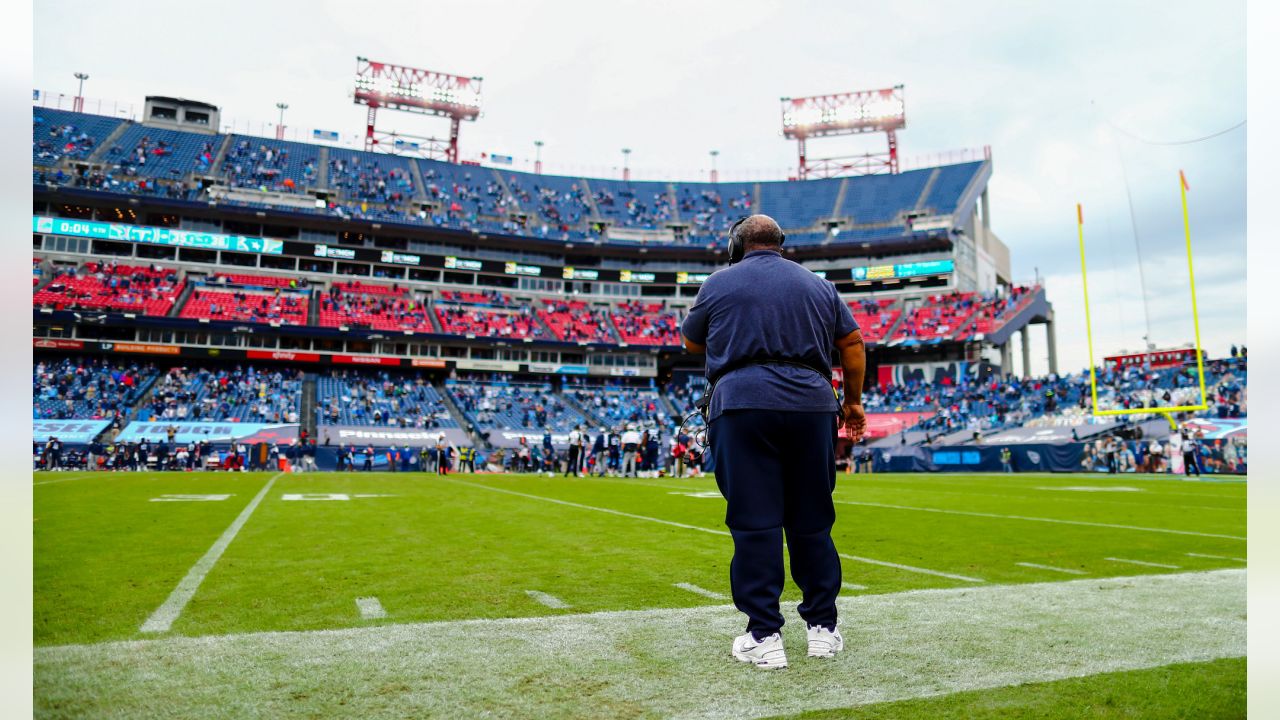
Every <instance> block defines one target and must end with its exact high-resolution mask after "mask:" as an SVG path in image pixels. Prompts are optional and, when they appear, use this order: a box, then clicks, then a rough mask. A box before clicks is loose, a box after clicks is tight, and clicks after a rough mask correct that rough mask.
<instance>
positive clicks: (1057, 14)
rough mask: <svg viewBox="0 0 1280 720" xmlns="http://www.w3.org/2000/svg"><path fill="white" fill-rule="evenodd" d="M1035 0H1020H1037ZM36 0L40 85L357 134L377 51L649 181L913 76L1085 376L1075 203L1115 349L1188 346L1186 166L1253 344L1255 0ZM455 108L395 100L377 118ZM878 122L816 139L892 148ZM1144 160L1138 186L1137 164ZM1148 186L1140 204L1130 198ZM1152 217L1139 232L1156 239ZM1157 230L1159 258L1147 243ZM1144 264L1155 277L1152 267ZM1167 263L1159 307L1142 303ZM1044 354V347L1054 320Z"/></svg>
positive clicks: (765, 159) (1229, 334)
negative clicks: (283, 107)
mask: <svg viewBox="0 0 1280 720" xmlns="http://www.w3.org/2000/svg"><path fill="white" fill-rule="evenodd" d="M1020 5H1021V7H1020ZM121 7H122V6H121V5H118V4H109V3H88V2H83V1H78V2H68V1H64V0H41V2H39V3H36V5H35V86H36V87H37V88H39V89H41V90H46V91H49V92H55V93H56V92H65V93H68V94H74V92H75V80H74V78H73V77H72V73H73V72H76V71H83V72H87V73H89V74H90V76H91V77H90V79H89V81H88V83H87V85H86V89H85V95H86V96H87V97H88V98H90V99H91V100H90V103H89V109H90V110H92V109H93V108H94V107H95V104H94V99H97V98H102V99H105V100H108V101H109V104H108V105H106V106H104V107H105V108H106V109H107V111H112V110H111V109H112V108H114V107H115V105H114V104H113V103H117V102H118V103H122V104H123V105H126V106H127V105H133V106H134V108H135V110H136V111H140V109H141V104H142V98H143V97H144V96H145V95H148V94H161V95H176V96H182V97H189V98H196V99H200V100H205V101H208V102H211V103H214V104H216V105H218V106H220V107H221V108H222V109H223V124H224V125H227V124H231V125H233V126H234V127H235V128H236V129H237V130H238V131H241V132H244V131H246V130H249V131H252V132H255V133H265V134H272V133H274V125H272V123H274V122H275V121H276V115H277V111H276V109H275V103H276V102H278V101H284V102H287V103H288V104H289V110H288V112H287V115H286V118H285V124H286V125H288V126H289V127H290V128H291V129H292V130H294V131H296V132H300V133H306V134H307V135H309V133H310V130H311V129H312V128H321V129H327V130H335V131H338V132H340V133H342V134H343V135H344V136H348V137H354V136H355V135H357V134H359V133H361V132H362V131H363V124H364V111H363V108H361V107H358V106H355V105H354V104H352V102H351V97H350V92H351V86H352V78H353V75H354V69H355V58H356V56H365V57H369V58H372V59H375V60H384V61H386V62H393V63H400V64H405V65H412V66H418V67H425V68H429V69H435V70H441V71H445V72H452V73H457V74H462V75H475V76H482V77H483V78H484V116H483V117H481V118H480V119H479V120H478V121H477V122H475V123H470V124H467V125H465V126H464V127H463V131H462V140H461V148H462V155H463V157H478V156H479V154H480V153H482V152H487V153H500V154H509V155H513V156H515V158H516V164H515V167H516V169H528V168H530V167H531V159H532V156H533V141H534V140H535V139H540V140H543V141H544V142H545V143H546V145H545V147H544V150H543V158H544V161H545V165H546V169H547V171H549V172H563V173H570V174H573V173H576V174H587V175H606V176H608V175H617V174H618V173H619V172H620V170H619V167H620V165H621V153H620V149H621V148H622V147H630V148H632V149H633V153H632V156H631V157H632V162H631V164H632V167H633V172H634V175H635V177H637V178H663V179H668V178H669V179H686V180H698V179H706V177H707V175H706V173H707V171H708V168H709V162H710V160H709V157H708V151H709V150H712V149H717V150H719V151H720V156H719V163H718V164H719V168H720V172H721V177H722V179H762V180H763V179H783V178H785V177H786V176H787V174H788V173H789V172H794V165H795V148H794V145H793V144H791V143H788V142H786V141H785V140H783V138H782V137H781V136H780V134H779V125H780V117H779V116H780V112H779V103H778V99H779V98H780V97H783V96H802V95H809V94H820V93H827V92H838V91H845V90H856V89H868V88H878V87H887V86H891V85H896V84H903V85H905V86H906V90H905V93H906V101H907V128H906V129H905V130H904V131H902V132H901V133H899V146H900V152H901V154H902V156H903V158H904V159H905V161H906V163H907V164H908V165H911V166H916V165H918V164H920V163H922V162H925V161H927V160H928V159H929V158H930V157H937V156H939V155H940V154H943V153H948V152H951V151H957V150H962V149H966V148H981V147H982V146H984V145H990V146H991V148H992V153H993V158H994V176H993V179H992V181H991V186H990V187H991V202H992V219H993V227H994V229H995V231H996V233H997V234H998V235H1000V237H1001V238H1002V239H1003V240H1004V241H1005V243H1007V244H1008V245H1009V247H1010V248H1011V250H1012V255H1013V265H1014V277H1015V280H1017V281H1020V282H1029V281H1032V280H1033V279H1034V277H1035V273H1036V271H1037V270H1038V272H1039V274H1040V276H1041V277H1043V278H1044V279H1045V281H1046V282H1047V287H1048V289H1049V298H1050V300H1051V301H1052V302H1053V304H1054V307H1055V309H1056V312H1057V317H1058V345H1059V357H1060V360H1061V365H1062V367H1063V369H1079V368H1082V367H1084V366H1085V365H1086V364H1087V362H1088V361H1087V355H1086V346H1085V342H1084V313H1083V297H1082V287H1081V281H1080V260H1079V253H1078V252H1077V244H1076V227H1075V209H1074V205H1075V203H1076V202H1082V203H1083V204H1084V207H1085V211H1084V212H1085V221H1086V226H1085V232H1086V242H1087V243H1088V246H1089V252H1088V259H1089V269H1090V276H1089V287H1090V299H1091V301H1092V303H1093V306H1092V318H1093V324H1094V336H1095V341H1096V343H1097V346H1098V350H1099V351H1100V352H1101V353H1109V352H1114V351H1118V350H1121V349H1131V350H1136V349H1139V348H1140V347H1141V345H1142V336H1143V335H1144V334H1145V333H1146V330H1145V325H1146V319H1145V318H1146V317H1147V316H1148V315H1149V316H1150V322H1151V336H1152V341H1153V342H1155V343H1156V344H1157V345H1159V346H1162V347H1164V346H1173V345H1180V344H1182V343H1184V342H1190V341H1191V339H1192V327H1191V325H1192V324H1191V303H1190V294H1189V291H1188V282H1187V281H1188V273H1187V267H1186V256H1185V253H1184V252H1183V245H1182V218H1181V209H1180V205H1179V198H1178V181H1177V171H1178V170H1179V169H1184V170H1185V171H1186V173H1187V178H1188V181H1189V183H1190V186H1191V192H1190V193H1189V195H1188V202H1189V204H1190V207H1191V226H1192V233H1193V234H1192V237H1193V242H1194V247H1195V261H1196V280H1197V291H1198V300H1199V310H1200V320H1201V330H1202V332H1203V336H1204V341H1205V344H1206V346H1207V347H1208V349H1209V350H1210V352H1211V353H1213V354H1215V355H1217V354H1222V353H1225V352H1226V350H1227V348H1228V347H1229V346H1230V344H1231V343H1232V342H1243V341H1245V224H1244V221H1245V133H1246V129H1245V128H1243V127H1241V128H1237V129H1235V130H1233V131H1230V132H1226V133H1224V134H1222V135H1220V136H1218V137H1216V138H1213V139H1209V140H1205V141H1203V142H1196V143H1189V144H1179V145H1167V144H1156V143H1170V142H1179V141H1185V140H1192V139H1195V138H1200V137H1203V136H1206V135H1210V134H1213V133H1215V132H1218V131H1222V130H1225V129H1227V128H1232V127H1234V126H1236V125H1238V124H1239V123H1241V122H1242V121H1243V120H1244V114H1245V38H1244V33H1245V25H1244V23H1245V8H1244V3H1243V2H1215V3H1209V2H1199V3H1188V2H1164V3H1151V2H1117V1H1115V0H1112V1H1110V2H1089V1H1082V2H1077V3H1073V4H1071V5H1070V6H1069V7H1068V6H1064V5H1062V4H1060V3H1053V4H1048V3H1031V4H1011V3H1008V2H965V3H941V2H932V3H922V2H895V3H862V2H828V3H815V2H800V1H796V0H792V1H790V2H750V1H748V0H737V1H735V2H723V3H698V2H688V1H686V2H660V1H655V0H649V1H646V2H581V3H577V2H563V3H538V2H508V3H498V2H481V1H476V0H472V1H470V2H434V3H432V2H426V3H423V2H419V3H411V2H405V3H397V2H389V1H384V2H379V3H349V2H344V3H339V2H306V3H291V2H273V3H264V2H254V3H250V2H240V1H239V0H224V1H223V2H219V3H217V4H216V5H189V4H183V3H173V2H153V1H151V0H147V1H139V0H133V1H131V2H130V3H128V11H127V12H125V11H122V9H121ZM383 123H385V126H386V127H388V128H394V129H397V130H399V131H401V132H408V133H414V134H424V135H430V134H440V133H444V132H446V130H447V123H446V122H445V121H440V120H431V119H424V118H418V117H406V116H396V115H395V114H393V113H389V112H388V113H384V114H383V116H382V119H381V121H380V126H382V124H383ZM880 143H881V140H880V139H878V138H876V137H873V136H869V137H865V138H856V139H849V138H845V139H831V140H826V141H816V142H811V143H810V155H811V156H821V155H823V154H827V153H831V154H838V153H841V152H847V151H849V150H859V151H860V150H863V149H879V148H880V147H881V145H880ZM1126 175H1127V181H1128V182H1127V185H1126V182H1125V176H1126ZM1126 188H1128V190H1129V191H1130V192H1131V196H1132V208H1133V213H1132V216H1131V213H1130V200H1129V195H1128V194H1127V193H1126ZM1135 225H1136V229H1137V238H1138V242H1137V243H1135V237H1134V227H1135ZM1139 246H1140V248H1141V258H1142V260H1141V263H1139V261H1138V258H1139V254H1138V250H1137V247H1139ZM1140 269H1141V273H1140V272H1139V270H1140ZM1140 276H1141V277H1143V278H1145V288H1146V295H1147V298H1148V300H1149V308H1148V310H1147V311H1146V312H1144V309H1143V304H1142V302H1141V298H1142V291H1141V287H1142V283H1141V280H1140ZM1032 351H1033V369H1036V370H1040V371H1042V370H1043V369H1044V367H1045V364H1044V343H1043V340H1042V336H1041V335H1040V334H1039V333H1035V334H1033V340H1032Z"/></svg>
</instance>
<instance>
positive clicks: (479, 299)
mask: <svg viewBox="0 0 1280 720" xmlns="http://www.w3.org/2000/svg"><path fill="white" fill-rule="evenodd" d="M440 299H441V300H444V301H446V302H452V303H463V304H467V305H493V306H496V307H511V305H512V302H511V296H510V295H508V294H506V293H504V292H499V291H497V290H479V291H475V292H472V291H469V290H441V291H440Z"/></svg>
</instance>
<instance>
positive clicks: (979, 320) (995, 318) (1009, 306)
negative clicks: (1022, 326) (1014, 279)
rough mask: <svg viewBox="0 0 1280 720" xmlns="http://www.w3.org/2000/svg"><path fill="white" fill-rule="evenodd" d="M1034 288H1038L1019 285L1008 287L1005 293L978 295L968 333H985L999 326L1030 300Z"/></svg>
mask: <svg viewBox="0 0 1280 720" xmlns="http://www.w3.org/2000/svg"><path fill="white" fill-rule="evenodd" d="M1036 289H1038V288H1029V287H1025V286H1021V285H1019V286H1015V287H1013V288H1012V289H1010V290H1009V293H1008V294H1007V295H994V294H993V295H986V296H982V297H980V298H979V299H978V306H977V309H976V310H975V311H974V319H973V324H972V325H971V326H970V327H969V328H968V329H969V331H970V334H971V335H975V334H979V333H982V334H986V333H989V332H991V331H993V330H995V329H997V328H999V327H1000V326H1001V325H1003V324H1004V323H1005V321H1007V320H1008V319H1009V318H1010V317H1011V316H1013V315H1014V314H1015V313H1016V312H1018V310H1020V309H1022V308H1023V307H1024V306H1025V305H1026V303H1027V302H1029V301H1030V300H1031V296H1032V294H1033V293H1034V291H1035V290H1036Z"/></svg>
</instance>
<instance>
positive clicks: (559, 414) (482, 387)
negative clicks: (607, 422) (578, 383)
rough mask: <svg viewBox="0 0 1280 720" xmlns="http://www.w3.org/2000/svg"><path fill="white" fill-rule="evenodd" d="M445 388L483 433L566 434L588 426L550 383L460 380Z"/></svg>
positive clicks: (449, 383) (450, 382)
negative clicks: (499, 430)
mask: <svg viewBox="0 0 1280 720" xmlns="http://www.w3.org/2000/svg"><path fill="white" fill-rule="evenodd" d="M445 388H446V389H447V390H448V391H449V394H450V395H451V397H452V398H453V401H454V402H455V403H457V405H458V408H459V409H461V410H462V412H463V413H465V414H466V415H468V416H469V417H470V419H471V420H472V421H473V422H474V423H475V424H476V425H477V426H478V427H480V428H482V429H491V428H512V429H522V430H542V429H544V428H549V429H551V430H555V431H565V430H568V429H569V428H571V427H574V426H576V425H578V424H580V423H583V422H585V420H586V419H585V418H584V417H583V415H582V413H580V412H578V411H577V410H575V409H573V408H571V407H570V406H569V405H568V404H567V403H566V402H565V401H564V399H563V398H561V397H560V396H559V395H558V394H556V393H555V391H554V390H553V389H552V387H551V385H550V384H549V383H533V384H523V383H513V382H509V381H506V380H498V381H496V382H479V381H472V380H465V379H464V380H456V381H453V380H451V381H449V382H448V383H446V385H445Z"/></svg>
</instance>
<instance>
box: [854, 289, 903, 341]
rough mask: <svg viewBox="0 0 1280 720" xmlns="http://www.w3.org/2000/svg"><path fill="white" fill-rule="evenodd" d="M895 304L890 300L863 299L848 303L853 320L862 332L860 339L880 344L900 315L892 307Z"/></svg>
mask: <svg viewBox="0 0 1280 720" xmlns="http://www.w3.org/2000/svg"><path fill="white" fill-rule="evenodd" d="M895 303H897V301H896V300H894V299H892V298H881V299H879V300H874V299H871V298H863V299H861V300H855V301H854V302H851V303H849V309H850V310H852V311H853V319H854V321H855V322H857V323H858V329H860V330H861V331H862V339H863V340H865V341H867V342H880V341H881V340H884V338H885V335H888V334H889V330H891V329H892V328H893V324H894V323H895V322H897V321H898V318H899V317H900V316H901V315H902V310H900V309H899V308H896V307H894V304H895Z"/></svg>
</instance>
